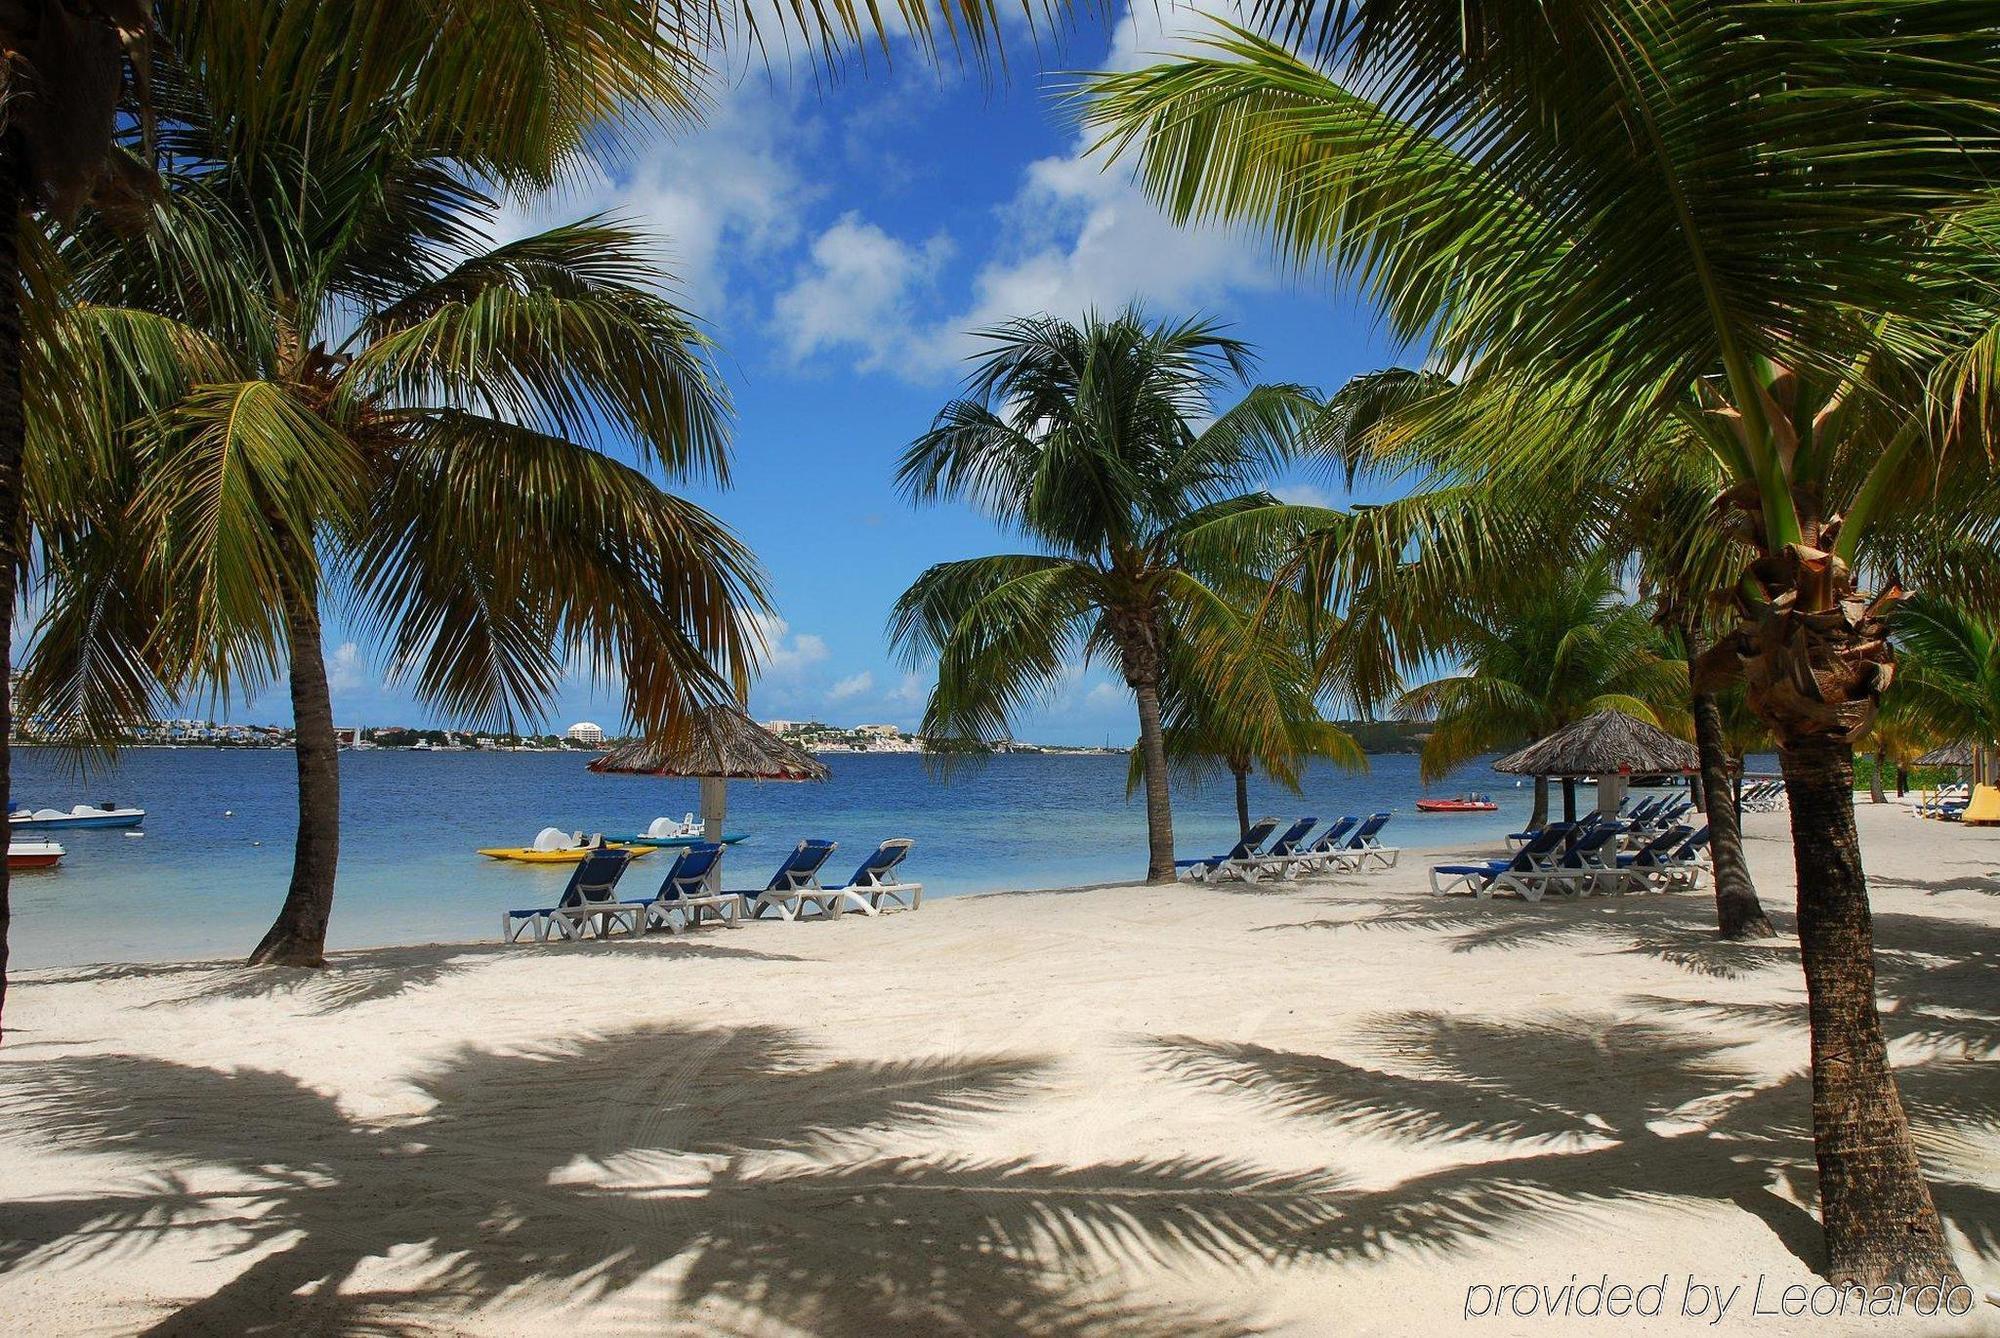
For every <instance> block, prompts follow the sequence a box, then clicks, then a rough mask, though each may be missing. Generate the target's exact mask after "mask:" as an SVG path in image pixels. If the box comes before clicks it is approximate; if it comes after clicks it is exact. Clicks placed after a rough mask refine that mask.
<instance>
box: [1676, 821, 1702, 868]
mask: <svg viewBox="0 0 2000 1338" xmlns="http://www.w3.org/2000/svg"><path fill="white" fill-rule="evenodd" d="M1707 844H1708V828H1707V827H1706V826H1703V827H1702V829H1701V830H1700V831H1698V832H1696V833H1695V834H1694V835H1693V836H1690V837H1689V838H1688V839H1687V840H1686V841H1684V842H1682V843H1681V848H1680V849H1679V850H1676V851H1675V852H1674V858H1675V859H1676V860H1680V861H1687V860H1691V859H1693V858H1694V857H1695V856H1696V855H1699V854H1700V853H1701V851H1702V847H1704V846H1706V845H1707Z"/></svg>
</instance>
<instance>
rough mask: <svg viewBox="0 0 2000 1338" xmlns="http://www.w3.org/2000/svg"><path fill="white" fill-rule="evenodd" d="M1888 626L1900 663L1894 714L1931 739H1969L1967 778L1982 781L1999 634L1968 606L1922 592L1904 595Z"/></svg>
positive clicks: (1999, 663)
mask: <svg viewBox="0 0 2000 1338" xmlns="http://www.w3.org/2000/svg"><path fill="white" fill-rule="evenodd" d="M1890 626H1891V628H1892V629H1893V630H1894V635H1895V638H1896V646H1897V648H1898V650H1899V651H1900V652H1901V659H1902V666H1903V672H1902V674H1901V675H1900V676H1899V677H1898V678H1897V680H1896V695H1897V698H1898V699H1899V702H1900V707H1901V709H1900V711H1899V714H1905V715H1907V716H1908V717H1909V719H1910V720H1911V721H1912V722H1913V723H1919V724H1920V725H1921V726H1922V727H1923V728H1924V729H1926V730H1928V731H1929V732H1930V733H1931V734H1933V735H1935V736H1937V737H1941V738H1945V739H1952V740H1964V741H1965V742H1967V743H1970V744H1971V745H1972V748H1973V774H1974V776H1975V777H1976V778H1977V779H1979V780H1982V781H1984V780H1990V779H1991V777H1992V772H1991V770H1990V769H1989V767H1988V764H1987V761H1986V759H1987V756H1988V755H1989V754H1990V753H1991V752H1992V751H1993V750H1994V748H1995V747H1996V746H2000V632H1996V631H1995V629H1994V624H1993V623H1992V622H1991V621H1989V620H1988V619H1986V618H1983V617H1981V616H1979V615H1978V614H1976V613H1974V612H1973V611H1972V610H1970V609H1967V608H1964V607H1963V606H1961V605H1958V604H1955V603H1953V602H1951V601H1950V600H1946V599H1940V598H1938V597H1937V596H1935V595H1928V594H1925V595H1912V596H1911V597H1910V598H1908V599H1906V600H1904V601H1903V603H1902V604H1901V605H1900V606H1898V607H1897V609H1896V612H1895V615H1894V616H1893V617H1892V618H1891V619H1890ZM1911 743H1914V740H1910V741H1907V742H1906V745H1905V747H1904V748H1903V750H1902V751H1904V752H1909V751H1910V747H1909V744H1911ZM1918 751H1921V750H1920V749H1919V750H1918ZM1878 756H1879V754H1878ZM1878 774H1879V767H1878Z"/></svg>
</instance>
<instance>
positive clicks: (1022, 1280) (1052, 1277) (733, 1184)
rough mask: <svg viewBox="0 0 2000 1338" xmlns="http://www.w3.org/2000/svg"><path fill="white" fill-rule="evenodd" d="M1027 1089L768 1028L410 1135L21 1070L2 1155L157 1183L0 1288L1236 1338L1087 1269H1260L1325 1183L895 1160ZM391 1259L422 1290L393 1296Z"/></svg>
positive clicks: (506, 1096)
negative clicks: (68, 1284)
mask: <svg viewBox="0 0 2000 1338" xmlns="http://www.w3.org/2000/svg"><path fill="white" fill-rule="evenodd" d="M1043 1073H1044V1066H1043V1065H1042V1064H1040V1063H1039V1062H1037V1061H1034V1060H1031V1059H1025V1058H1022V1057H1019V1056H1007V1055H993V1056H973V1057H964V1058H949V1059H926V1060H913V1061H907V1062H897V1063H875V1062H863V1061H848V1060H828V1059H825V1058H823V1057H822V1056H820V1055H818V1054H817V1053H816V1052H814V1051H812V1050H810V1049H808V1048H807V1047H806V1046H805V1045H804V1044H803V1043H802V1042H801V1041H800V1040H799V1039H798V1038H797V1037H796V1036H795V1035H794V1034H792V1033H790V1032H787V1031H784V1030H782V1029H778V1028H770V1027H744V1028H736V1029H731V1030H719V1029H702V1028H694V1027H660V1026H646V1027H635V1028H632V1029H630V1030H626V1031H621V1032H617V1033H614V1034H610V1035H602V1036H588V1037H579V1038H573V1039H563V1040H558V1041H553V1042H550V1043H549V1044H546V1045H542V1046H537V1047H534V1048H531V1049H527V1050H522V1051H516V1052H507V1053H498V1052H494V1051H489V1050H481V1049H472V1048H466V1049H462V1050H460V1051H458V1052H456V1053H455V1054H453V1055H451V1056H450V1057H449V1058H447V1059H445V1060H444V1061H442V1062H440V1063H439V1064H438V1065H437V1066H436V1067H435V1068H434V1069H432V1070H431V1071H429V1072H428V1073H427V1074H426V1075H424V1076H423V1077H422V1078H421V1080H420V1086H421V1088H422V1089H423V1091H424V1092H425V1093H426V1094H427V1095H428V1096H429V1097H430V1098H431V1099H432V1101H433V1103H434V1104H433V1105H432V1106H431V1108H430V1109H429V1110H428V1111H427V1112H426V1113H425V1114H422V1115H420V1116H417V1117H414V1118H411V1119H409V1120H407V1121H403V1122H398V1123H394V1124H378V1123H368V1122H360V1121H355V1120H352V1119H349V1118H348V1117H346V1116H345V1115H344V1114H343V1113H342V1112H341V1110H340V1109H339V1107H338V1106H337V1104H336V1103H335V1102H334V1101H333V1100H332V1099H331V1098H330V1097H328V1096H326V1095H324V1094H322V1093H319V1092H315V1091H313V1090H311V1089H309V1088H306V1087H304V1086H302V1085H301V1084H299V1083H298V1082H297V1081H295V1080H294V1079H293V1078H291V1077H290V1076H289V1075H286V1074H282V1073H273V1072H265V1071H259V1070H236V1071H233V1072H222V1071H218V1070H213V1069H206V1068H199V1067H194V1066H189V1065H182V1064H177V1063H173V1062H170V1061H164V1060H157V1059H150V1058H138V1057H130V1056H114V1057H100V1058H90V1059H73V1060H57V1061H50V1062H47V1063H43V1064H37V1065H35V1066H33V1067H28V1066H21V1068H20V1071H18V1072H16V1073H14V1074H11V1075H10V1079H11V1085H10V1087H9V1088H8V1089H7V1093H6V1097H5V1101H4V1110H5V1113H6V1115H7V1117H8V1118H9V1120H10V1121H11V1122H12V1123H13V1125H14V1126H15V1127H17V1128H20V1129H22V1130H24V1131H27V1132H29V1133H31V1134H33V1135H36V1136H39V1137H40V1138H42V1139H45V1140H47V1141H49V1142H51V1143H54V1144H56V1145H58V1146H61V1147H64V1148H71V1149H77V1150H85V1151H100V1152H102V1151H117V1150H121V1149H122V1150H127V1151H128V1153H129V1154H131V1155H137V1156H141V1157H144V1158H145V1159H146V1160H147V1161H148V1162H149V1163H150V1164H152V1165H153V1166H154V1167H155V1168H156V1169H155V1172H154V1173H153V1175H152V1176H151V1177H150V1178H149V1179H148V1180H147V1181H146V1182H144V1183H141V1184H137V1185H134V1186H133V1187H132V1188H131V1189H130V1190H129V1191H127V1192H125V1193H123V1194H120V1195H116V1196H112V1197H110V1198H105V1197H94V1198H88V1199H77V1200H72V1201H54V1200H41V1201H35V1202H33V1203H30V1204H25V1205H23V1204H15V1205H10V1206H9V1210H8V1212H7V1213H6V1214H5V1217H4V1221H5V1222H6V1223H7V1225H6V1227H5V1229H4V1231H0V1235H4V1237H5V1240H4V1242H0V1268H10V1269H18V1268H26V1267H48V1266H52V1265H57V1264H62V1263H70V1262H80V1261H85V1260H91V1259H96V1258H99V1257H102V1256H105V1255H107V1254H110V1255H117V1254H119V1253H120V1252H131V1253H138V1252H143V1251H144V1250H146V1249H148V1248H150V1247H152V1246H153V1245H154V1244H156V1243H158V1242H159V1241H161V1240H162V1239H164V1238H167V1237H176V1236H185V1235H188V1234H189V1233H199V1235H198V1237H197V1239H199V1240H200V1241H202V1242H204V1243H208V1242H217V1241H219V1242H221V1244H220V1245H219V1247H218V1248H219V1250H220V1253H222V1254H225V1255H231V1254H238V1253H242V1252H245V1251H251V1250H257V1251H263V1253H262V1255H261V1257H259V1258H257V1259H256V1261H255V1262H253V1263H250V1264H249V1265H248V1266H247V1267H245V1268H243V1269H242V1270H241V1271H240V1272H239V1273H237V1274H236V1275H235V1276H234V1277H233V1278H232V1279H231V1280H230V1281H229V1282H228V1283H226V1284H225V1285H223V1286H222V1287H221V1288H220V1289H218V1290H217V1291H215V1292H214V1293H213V1294H211V1295H208V1296H204V1297H199V1298H194V1299H191V1300H189V1301H188V1302H186V1303H185V1304H183V1305H181V1306H180V1307H179V1308H178V1309H177V1310H175V1311H174V1312H173V1313H172V1314H170V1315H168V1316H167V1317H165V1318H164V1319H162V1320H161V1321H160V1322H159V1323H158V1324H157V1325H155V1326H154V1328H153V1330H152V1331H153V1332H156V1333H163V1334H165V1333H201V1332H252V1331H258V1330H259V1329H260V1327H261V1328H263V1329H267V1330H269V1331H274V1332H290V1333H296V1332H322V1331H324V1332H334V1331H338V1332H349V1331H383V1332H393V1331H395V1330H396V1329H397V1328H398V1327H399V1326H403V1327H412V1328H415V1327H422V1325H420V1324H419V1323H418V1320H419V1319H420V1318H429V1317H435V1316H438V1315H440V1314H442V1315H445V1316H449V1315H450V1314H453V1313H466V1312H472V1311H477V1310H479V1309H481V1308H482V1307H486V1306H490V1305H492V1304H493V1303H495V1302H498V1301H501V1300H503V1299H506V1298H509V1297H512V1296H514V1295H516V1294H518V1293H520V1292H522V1291H524V1290H529V1289H534V1290H536V1291H537V1292H539V1293H541V1294H553V1295H559V1296H562V1297H565V1298H569V1297H576V1296H582V1297H586V1298H589V1297H599V1296H607V1295H611V1294H614V1293H623V1292H627V1291H628V1290H631V1294H632V1295H633V1296H635V1297H641V1298H643V1302H642V1303H646V1304H657V1305H658V1306H659V1307H660V1309H661V1312H662V1313H661V1314H660V1315H659V1316H658V1319H659V1320H660V1322H661V1323H662V1324H664V1323H666V1322H667V1321H669V1320H672V1319H685V1318H686V1317H687V1316H689V1315H699V1317H700V1323H701V1324H702V1325H703V1326H704V1327H716V1326H719V1325H726V1324H727V1323H729V1322H730V1321H729V1320H728V1319H727V1318H726V1317H727V1316H731V1315H735V1316H740V1317H741V1321H742V1323H743V1325H744V1327H745V1328H769V1327H771V1326H773V1325H789V1326H792V1327H793V1328H795V1329H797V1330H801V1331H808V1332H817V1333H826V1334H834V1335H846V1334H855V1335H861V1334H879V1333H884V1332H896V1331H911V1332H918V1331H921V1332H929V1333H984V1332H993V1331H996V1330H1007V1331H1015V1332H1035V1333H1049V1334H1076V1335H1111V1334H1118V1335H1166V1334H1181V1333H1189V1334H1192V1333H1248V1332H1252V1331H1253V1326H1252V1325H1251V1323H1250V1322H1249V1321H1248V1320H1247V1319H1246V1318H1245V1317H1243V1316H1241V1315H1237V1314H1233V1313H1230V1312H1227V1311H1225V1310H1223V1309H1220V1308H1216V1309H1210V1310H1204V1311H1198V1312H1191V1311H1190V1310H1189V1309H1188V1308H1187V1307H1185V1306H1181V1307H1169V1306H1166V1305H1163V1304H1157V1303H1154V1302H1151V1301H1149V1300H1147V1299H1145V1298H1143V1297H1138V1296H1134V1295H1132V1294H1129V1293H1128V1292H1125V1291H1122V1290H1120V1289H1119V1288H1118V1287H1117V1286H1116V1285H1115V1282H1114V1281H1112V1280H1111V1279H1115V1272H1114V1273H1107V1272H1106V1270H1105V1269H1104V1268H1103V1267H1102V1266H1101V1264H1102V1261H1103V1260H1105V1259H1107V1258H1109V1259H1112V1260H1117V1259H1131V1258H1145V1259H1154V1260H1164V1261H1172V1262H1174V1263H1176V1264H1183V1265H1184V1264H1188V1263H1194V1262H1204V1261H1205V1262H1206V1263H1208V1264H1211V1265H1214V1266H1220V1267H1226V1266H1228V1265H1230V1264H1231V1263H1232V1262H1238V1261H1240V1260H1241V1259H1243V1258H1244V1257H1246V1256H1248V1257H1251V1258H1266V1257H1270V1256H1272V1255H1275V1254H1277V1253H1279V1252H1280V1251H1281V1250H1282V1249H1283V1248H1284V1245H1285V1242H1287V1241H1288V1240H1291V1239H1293V1238H1296V1237H1297V1236H1298V1235H1299V1234H1300V1233H1302V1232H1305V1231H1309V1230H1311V1229H1312V1228H1313V1227H1314V1226H1315V1225H1316V1224H1317V1223H1319V1222H1321V1221H1323V1220H1325V1219H1327V1218H1328V1217H1329V1216H1330V1215H1331V1209H1330V1207H1329V1205H1330V1203H1331V1201H1332V1197H1333V1194H1334V1191H1335V1189H1336V1188H1337V1186H1336V1185H1335V1184H1334V1182H1333V1181H1331V1180H1330V1179H1329V1178H1328V1177H1325V1176H1303V1175H1275V1174H1272V1173H1269V1172H1267V1171H1263V1170H1260V1169H1258V1168H1255V1167H1252V1166H1249V1165H1246V1164H1244V1163H1240V1162H1235V1161H1228V1160H1196V1159H1155V1160H1135V1161H1127V1162H1115V1163H1103V1164H1094V1165H1084V1166H1050V1165H1047V1164H1043V1163H1040V1162H1034V1161H1029V1160H1024V1159H1008V1160H1003V1159H977V1158H971V1157H965V1156H950V1155H919V1154H918V1153H917V1152H915V1151H914V1150H912V1149H913V1145H914V1144H915V1143H916V1142H917V1141H920V1139H921V1136H922V1135H923V1134H924V1133H925V1132H926V1131H927V1130H930V1131H935V1129H936V1127H937V1126H940V1125H942V1124H943V1123H944V1122H947V1121H954V1120H963V1119H968V1118H977V1117H979V1116H982V1115H984V1114H986V1113H988V1112H992V1111H995V1110H998V1109H1000V1108H1002V1107H1004V1106H1005V1105H1006V1104H1008V1103H1009V1102H1011V1101H1014V1100H1017V1099H1019V1098H1021V1097H1024V1096H1026V1095H1028V1094H1030V1093H1032V1092H1033V1091H1035V1090H1037V1089H1038V1088H1039V1087H1040V1086H1041V1085H1042V1083H1043V1082H1044V1077H1043ZM218 1169H220V1170H224V1171H228V1172H232V1173H233V1175H234V1177H235V1179H237V1180H238V1181H239V1182H240V1187H231V1188H230V1189H228V1190H225V1191H216V1190H207V1191H204V1192H201V1193H196V1192H193V1191H192V1190H190V1189H189V1187H188V1186H189V1184H190V1183H192V1176H191V1174H190V1173H191V1172H193V1171H195V1170H201V1171H202V1172H204V1174H203V1175H202V1177H201V1180H202V1182H204V1183H209V1184H213V1183H215V1181H216V1179H217V1176H216V1172H217V1170H218ZM411 1251H415V1252H417V1253H418V1254H419V1255H420V1256H421V1258H422V1260H423V1261H424V1263H423V1267H421V1268H407V1267H405V1266H404V1264H403V1263H402V1262H401V1261H402V1260H404V1259H405V1258H407V1257H408V1252H411ZM391 1252H395V1257H396V1258H397V1259H398V1261H399V1263H398V1271H397V1274H396V1277H397V1278H398V1279H399V1280H400V1279H402V1278H405V1277H420V1278H421V1281H418V1282H411V1283H409V1284H408V1285H407V1286H403V1287H399V1288H391V1289H388V1290H384V1289H383V1288H381V1287H380V1286H379V1285H376V1284H377V1282H378V1281H379V1278H380V1277H381V1276H382V1270H381V1269H380V1263H381V1261H382V1260H383V1258H384V1256H386V1255H389V1254H391ZM670 1263H672V1264H675V1265H676V1267H674V1268H673V1269H668V1268H666V1267H665V1266H666V1265H668V1264H670ZM669 1276H671V1277H672V1278H673V1279H675V1281H673V1282H668V1281H666V1279H667V1278H668V1277H669ZM1091 1279H1099V1281H1096V1282H1093V1281H1091ZM642 1284H643V1285H642ZM632 1289H636V1290H632ZM718 1316H720V1317H723V1318H718Z"/></svg>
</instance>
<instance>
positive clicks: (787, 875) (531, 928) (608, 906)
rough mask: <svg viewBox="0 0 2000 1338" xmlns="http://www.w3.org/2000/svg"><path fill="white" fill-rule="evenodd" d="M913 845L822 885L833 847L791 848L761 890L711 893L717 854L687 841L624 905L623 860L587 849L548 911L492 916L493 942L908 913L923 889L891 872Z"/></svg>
mask: <svg viewBox="0 0 2000 1338" xmlns="http://www.w3.org/2000/svg"><path fill="white" fill-rule="evenodd" d="M914 844H915V842H913V841H911V840H910V839H909V838H907V837H896V838H894V839H892V840H888V841H884V842H882V844H881V845H879V846H877V847H876V848H875V853H874V854H872V855H870V856H869V857H868V858H867V859H865V860H863V861H862V862H861V866H860V867H859V868H857V869H856V870H855V871H854V876H853V877H852V878H850V879H848V880H847V881H846V882H845V883H841V884H839V885H837V886H834V887H828V886H825V885H824V884H822V883H821V882H820V881H819V873H820V870H821V869H822V868H824V867H825V865H826V862H827V859H828V857H829V856H831V855H832V854H833V852H834V851H835V850H836V849H837V848H838V846H837V843H835V842H833V841H801V842H799V843H798V845H797V846H795V847H793V849H792V852H791V853H790V854H788V855H786V856H785V858H784V861H783V862H782V863H781V864H779V866H778V871H777V872H776V873H775V874H773V875H772V876H771V881H770V882H768V883H766V884H765V885H764V886H763V888H761V889H759V890H757V891H742V892H719V891H716V890H715V889H713V888H712V887H711V886H710V883H711V882H712V881H713V875H714V873H715V868H716V862H717V861H718V860H719V859H721V857H722V847H721V846H720V845H718V844H716V843H714V842H710V841H697V842H694V843H693V844H691V845H688V846H684V847H682V849H681V852H680V854H679V855H678V857H676V858H675V860H674V863H673V867H672V868H670V869H668V870H667V875H666V877H665V878H663V879H661V880H660V886H659V889H658V890H657V891H655V892H654V893H653V895H652V896H650V897H646V898H641V899H630V900H621V899H620V898H619V896H618V882H619V880H620V879H621V878H623V877H624V876H625V870H626V869H627V868H629V867H630V866H631V863H632V854H631V852H630V851H629V850H593V851H591V852H590V853H589V854H588V855H586V856H584V858H583V860H582V862H581V863H579V864H578V865H577V866H576V870H575V872H573V873H572V874H571V875H570V879H569V885H568V886H567V887H565V888H564V889H563V893H562V896H561V897H559V898H557V900H556V904H555V905H553V906H540V907H530V908H528V909H525V910H514V911H508V912H507V913H506V914H505V915H504V916H502V917H501V922H500V936H501V939H502V941H503V942H507V943H519V942H521V941H522V940H523V939H527V938H530V937H532V938H533V940H534V941H535V942H537V943H547V942H549V941H551V940H564V939H579V938H588V937H593V936H595V937H598V938H609V937H610V936H611V935H612V934H614V933H617V932H619V931H623V932H625V933H627V934H644V933H650V932H656V931H660V932H666V933H676V932H678V931H680V930H682V929H693V928H696V927H698V926H700V925H701V924H702V923H704V922H705V921H708V920H714V921H716V922H718V923H721V924H725V925H729V926H732V927H734V926H737V925H740V924H742V922H743V921H744V920H745V919H746V918H748V919H752V920H754V919H759V918H761V917H763V916H764V915H766V914H769V915H774V916H776V917H777V918H778V919H780V920H803V919H806V918H808V917H814V918H822V919H831V918H832V917H834V916H837V915H841V914H844V913H846V912H848V911H854V912H856V913H858V914H861V915H880V914H881V913H882V912H883V911H886V910H915V909H917V907H919V906H921V905H922V904H923V900H924V885H923V884H922V883H906V882H904V881H902V880H901V879H900V878H899V877H898V876H897V873H896V870H897V866H899V865H901V864H902V862H903V861H904V860H905V859H906V858H908V856H909V853H910V847H911V846H912V845H914Z"/></svg>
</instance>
